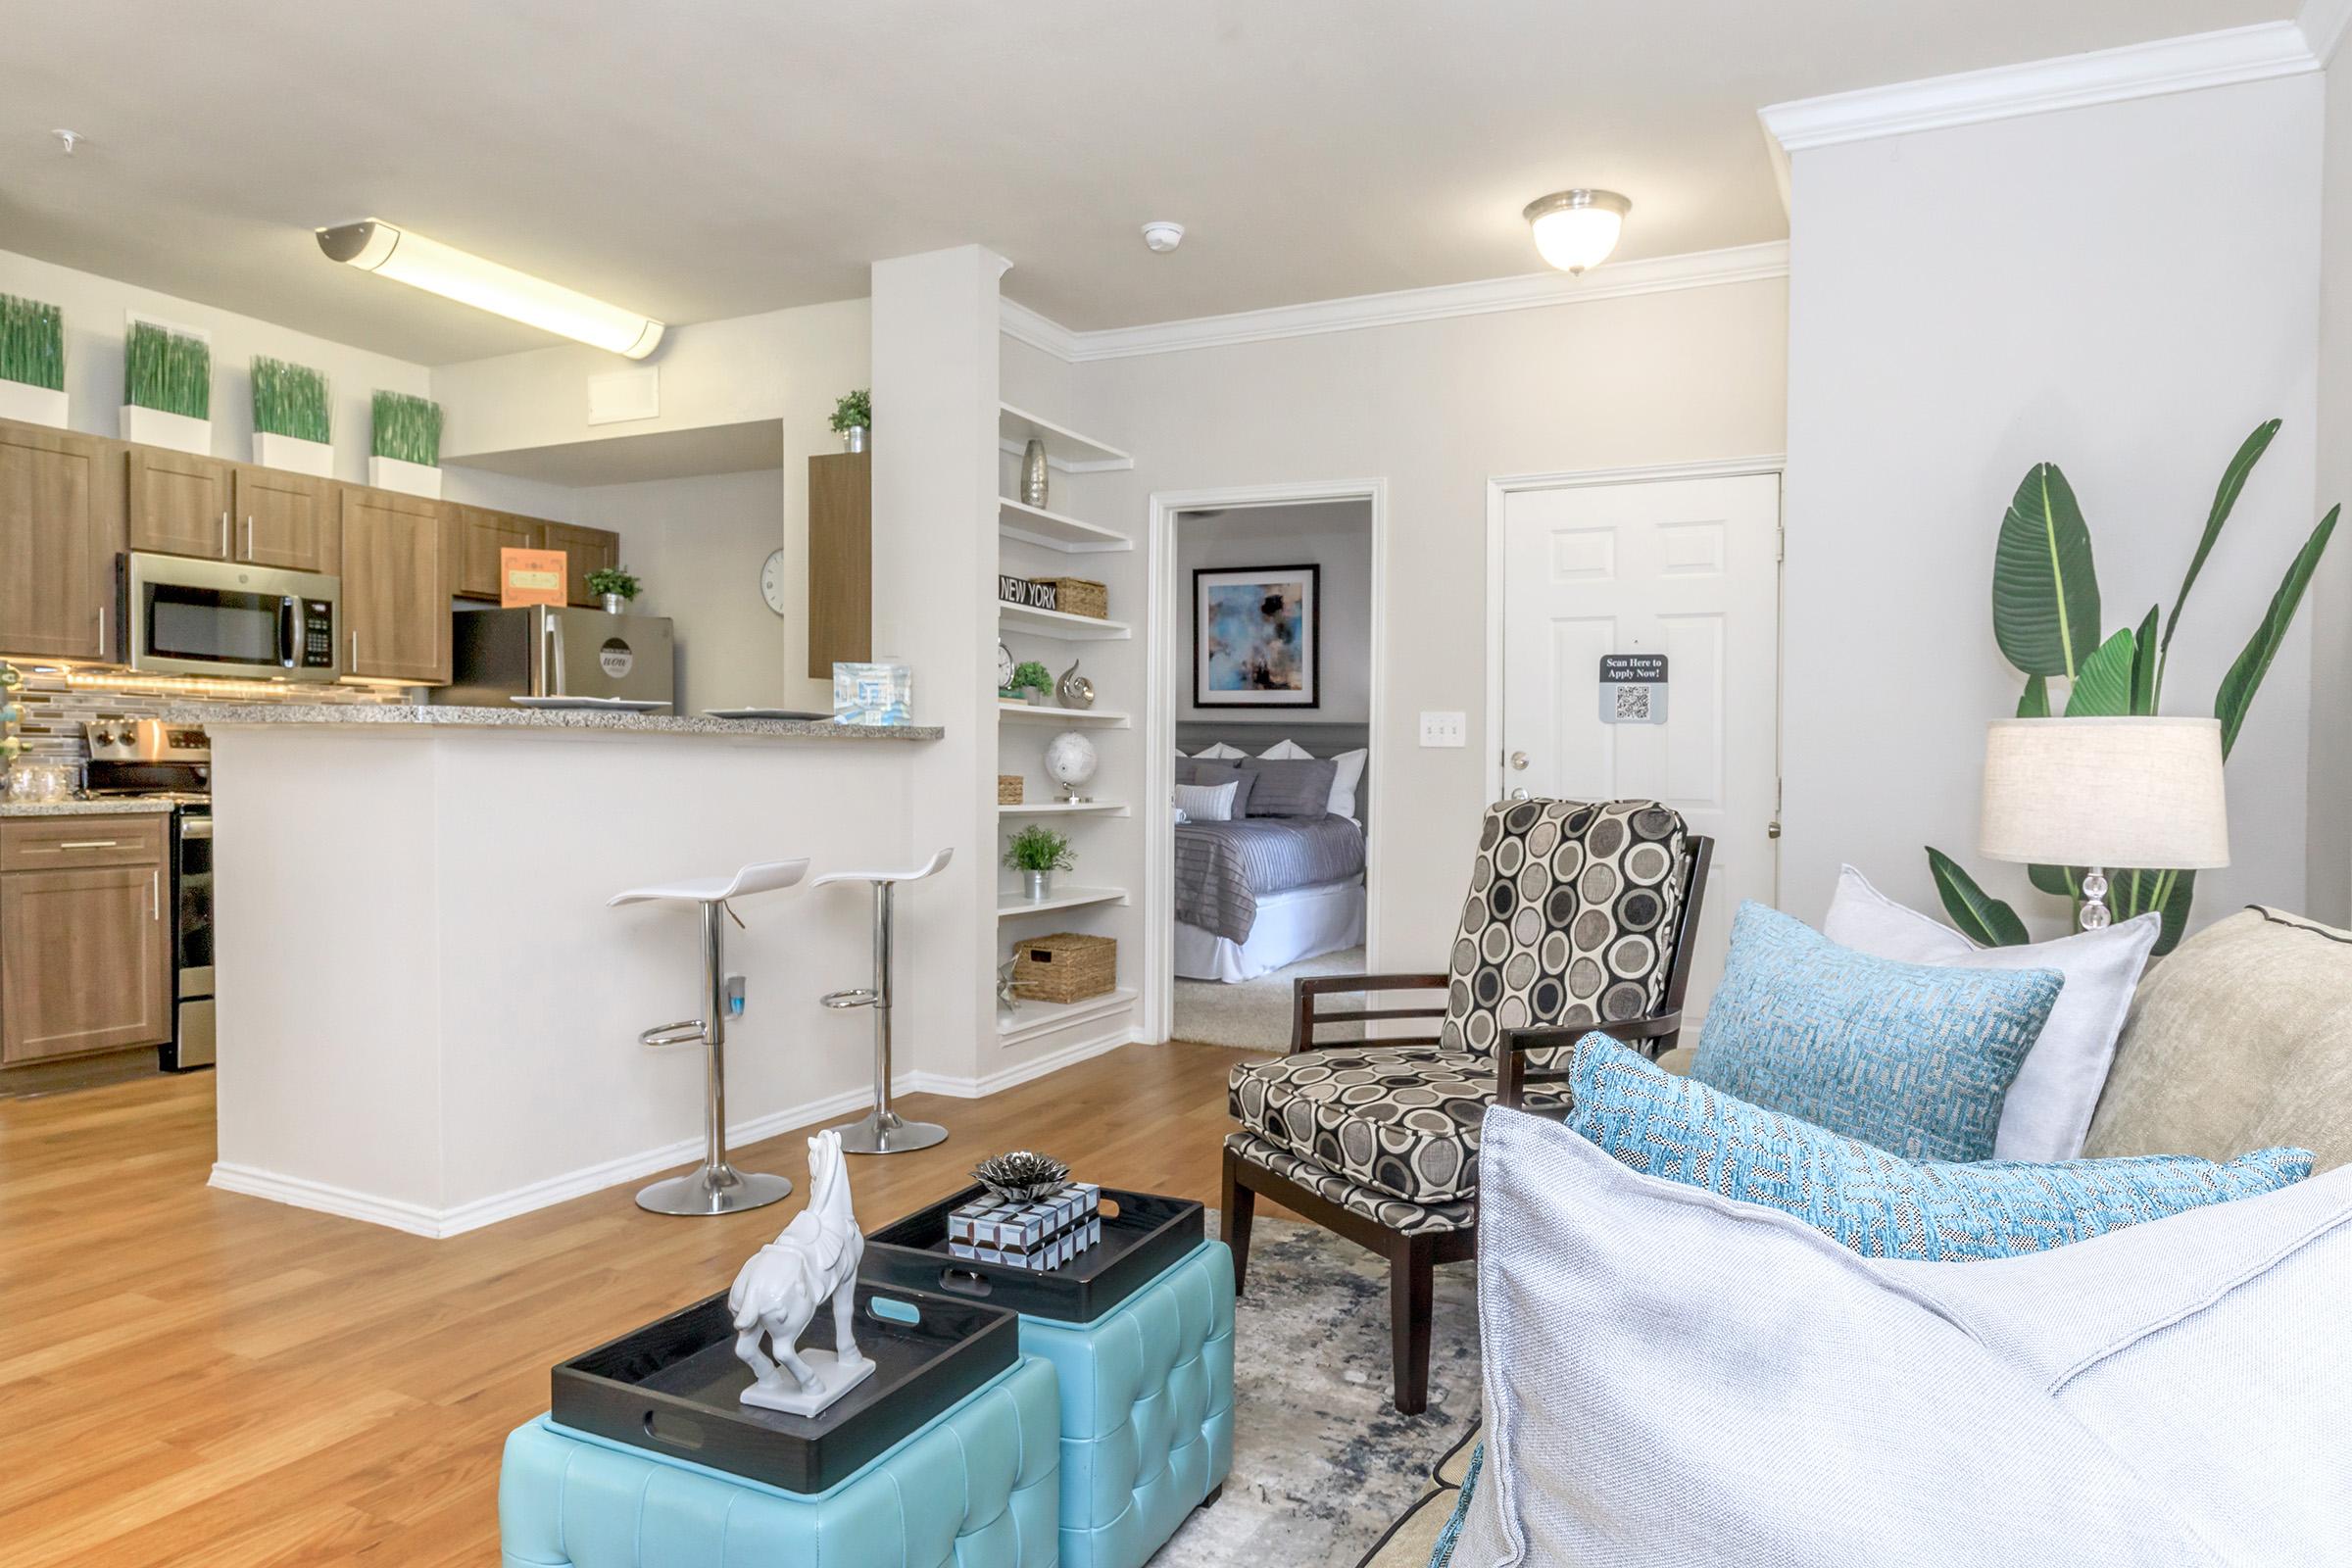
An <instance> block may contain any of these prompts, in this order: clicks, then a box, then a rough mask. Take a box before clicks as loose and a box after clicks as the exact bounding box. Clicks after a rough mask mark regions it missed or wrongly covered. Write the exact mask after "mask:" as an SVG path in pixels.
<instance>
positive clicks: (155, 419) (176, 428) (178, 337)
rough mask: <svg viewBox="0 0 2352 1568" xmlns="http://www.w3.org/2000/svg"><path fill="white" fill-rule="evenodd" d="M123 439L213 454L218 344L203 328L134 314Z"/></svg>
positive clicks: (126, 359) (126, 347) (127, 344)
mask: <svg viewBox="0 0 2352 1568" xmlns="http://www.w3.org/2000/svg"><path fill="white" fill-rule="evenodd" d="M123 440H125V441H136V442H139V443H141V444H142V445H145V446H151V447H170V448H171V449H172V451H174V452H192V453H194V454H195V455H196V456H198V457H200V458H202V457H210V456H212V451H213V345H212V343H211V342H210V341H209V340H208V339H207V338H206V337H205V335H204V334H203V333H202V332H192V331H183V330H179V329H176V328H173V327H169V326H166V325H164V324H163V323H162V322H160V321H145V320H141V319H138V318H136V317H133V318H132V319H131V322H130V332H129V335H128V336H127V337H126V338H125V339H124V341H123Z"/></svg>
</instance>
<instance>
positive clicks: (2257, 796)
mask: <svg viewBox="0 0 2352 1568" xmlns="http://www.w3.org/2000/svg"><path fill="white" fill-rule="evenodd" d="M2320 94H2321V83H2320V80H2319V78H2318V77H2316V76H2302V77H2295V78H2289V79H2284V80H2276V81H2270V82H2264V83H2259V84H2252V85H2243V86H2232V87H2225V88H2218V89H2213V90H2208V91H2202V92H2189V93H2180V94H2175V95H2172V96H2168V97H2161V98H2151V99H2143V100H2139V101H2136V102H2128V103H2120V104H2114V105H2109V106H2105V107H2100V108H2093V109H2082V110H2074V111H2069V112H2066V113H2062V114H2052V115H2043V116H2036V117H2033V118H2028V119H2020V120H2010V121H2003V122H1998V123H1987V124H1979V125H1971V126H1964V127H1960V128H1955V129H1949V130H1939V131H1932V132H1927V133H1922V134H1916V135H1909V136H1902V137H1896V138H1890V139H1882V140H1878V141H1868V142H1859V143H1852V144H1847V145H1842V146H1832V147H1827V148H1822V149H1819V150H1815V151H1808V152H1800V153H1798V154H1796V156H1795V158H1794V160H1793V181H1794V185H1793V188H1794V217H1793V223H1792V238H1791V254H1790V279H1791V285H1792V286H1791V293H1790V299H1789V480H1788V495H1787V520H1788V556H1789V559H1788V564H1787V577H1786V582H1787V602H1786V613H1785V627H1786V656H1785V661H1784V669H1783V673H1784V679H1785V683H1786V691H1787V697H1786V700H1785V702H1784V705H1783V711H1784V726H1785V728H1784V753H1785V758H1786V778H1787V785H1788V800H1787V806H1786V812H1785V822H1786V836H1785V837H1784V839H1783V840H1782V852H1781V853H1782V903H1783V904H1784V906H1785V907H1788V908H1789V909H1790V910H1791V911H1792V912H1794V913H1795V914H1797V915H1799V916H1801V917H1803V918H1806V919H1815V918H1818V917H1819V916H1820V914H1821V913H1822V911H1823V909H1824V907H1825V906H1826V904H1827V902H1828V899H1829V895H1830V891H1831V887H1832V884H1833V882H1834V880H1835V877H1836V873H1837V868H1838V862H1839V861H1841V860H1850V861H1852V862H1854V863H1855V864H1857V865H1859V866H1861V867H1863V868H1864V869H1865V870H1867V871H1868V872H1869V874H1870V875H1871V877H1872V878H1873V879H1874V880H1877V881H1878V882H1879V883H1880V885H1881V886H1883V887H1885V888H1887V891H1888V892H1890V893H1892V894H1894V895H1895V896H1897V897H1899V898H1902V899H1904V900H1906V901H1909V902H1911V903H1914V904H1918V905H1921V906H1923V907H1935V903H1934V898H1935V896H1934V893H1933V890H1932V887H1931V884H1930V880H1929V877H1928V872H1927V866H1926V861H1925V858H1924V856H1923V855H1922V853H1921V848H1920V847H1921V846H1922V845H1923V844H1934V845H1936V846H1938V847H1940V848H1942V849H1944V850H1946V851H1948V852H1950V853H1952V854H1953V855H1955V856H1957V857H1958V858H1960V859H1961V860H1962V861H1963V862H1964V863H1968V864H1970V865H1972V866H1973V867H1974V868H1975V869H1976V870H1977V871H1978V873H1979V874H1980V876H1981V877H1982V879H1983V880H1984V881H1985V885H1986V886H1987V887H1988V888H1990V889H1992V890H1993V891H1995V892H1996V893H1998V894H2000V895H2002V896H2004V897H2008V898H2010V899H2012V901H2013V902H2015V903H2016V904H2017V905H2018V907H2019V908H2020V910H2021V912H2025V913H2027V914H2028V915H2029V918H2032V919H2035V920H2037V921H2038V922H2039V923H2040V924H2042V925H2043V926H2044V927H2045V928H2047V929H2055V928H2056V927H2057V926H2058V924H2059V923H2060V922H2062V921H2063V919H2064V917H2065V910H2064V907H2063V905H2062V904H2061V902H2060V901H2057V900H2053V899H2048V898H2044V897H2042V896H2040V895H2036V894H2034V893H2032V892H2031V891H2030V890H2029V889H2028V888H2027V884H2026V880H2025V876H2024V872H2023V868H2022V867H2000V866H1993V865H1989V864H1986V863H1985V862H1984V861H1983V860H1982V859H1981V858H1979V857H1978V856H1977V855H1976V854H1975V848H1976V830H1977V795H1978V790H1979V785H1980V774H1981V765H1982V756H1983V726H1984V724H1985V720H1987V719H1990V718H1993V717H1996V716H2000V715H2003V714H2006V713H2008V712H2010V711H2012V710H2013V708H2014V705H2015V703H2016V700H2017V693H2018V688H2019V685H2020V677H2019V676H2018V675H2017V674H2016V672H2015V671H2013V670H2011V669H2009V668H2008V667H2007V666H2006V665H2005V664H2004V662H2003V661H2002V660H2001V658H2000V655H1999V653H1998V651H1997V649H1996V648H1995V645H1994V643H1993V637H1992V628H1991V620H1990V609H1989V603H1988V601H1989V586H1988V584H1989V578H1990V572H1991V566H1992V555H1993V545H1994V539H1995V536H1996V533H1997V530H1998V527H1999V524H2000V519H2001V515H2002V511H2003V509H2004V508H2005V507H2006V505H2007V504H2008V500H2009V497H2010V494H2011V492H2012V491H2013V490H2014V489H2015V488H2016V486H2017V483H2018V481H2019V479H2020V478H2021V477H2022V476H2023V475H2024V474H2025V472H2026V470H2027V469H2028V468H2029V467H2030V466H2032V465H2033V464H2034V463H2035V462H2036V461H2039V460H2042V459H2049V460H2053V461H2055V462H2057V463H2059V465H2060V466H2062V467H2063V468H2064V469H2065V471H2066V473H2067V476H2068V478H2069V479H2070V480H2071V481H2072V482H2073V485H2074V488H2075V490H2076V492H2077V493H2078V495H2079V496H2080V497H2081V499H2082V506H2083V510H2084V514H2085V515H2086V517H2087V518H2088V520H2089V523H2090V528H2091V534H2092V538H2093V542H2094V545H2095V548H2096V551H2097V562H2098V567H2099V580H2100V586H2101V589H2102V591H2103V597H2104V615H2105V621H2106V627H2105V629H2106V630H2108V631H2112V630H2114V629H2115V628H2117V627H2119V626H2125V625H2131V624H2135V623H2136V622H2137V621H2138V620H2139V618H2140V616H2141V615H2142V614H2144V613H2146V611H2147V608H2148V607H2149V606H2150V605H2151V604H2155V603H2158V602H2159V601H2161V602H2162V603H2164V604H2165V605H2166V606H2167V608H2168V609H2169V607H2170V606H2171V604H2172V601H2173V597H2174V595H2175V593H2176V592H2177V590H2178V588H2179V586H2180V576H2181V572H2182V570H2183V568H2184V567H2185V566H2186V564H2187V562H2188V559H2189V555H2190V552H2191V550H2192V548H2193V547H2194V545H2195V542H2196V539H2197V535H2198V532H2199V530H2200V529H2201V527H2202V526H2203V522H2204V517H2205V513H2206V509H2207V507H2208V505H2209V504H2210V502H2211V499H2212V496H2213V491H2214V485H2215V482H2216V481H2217V479H2218V478H2219V477H2220V474H2221V471H2222V468H2223V465H2224V464H2225V463H2226V462H2227V461H2228V460H2229V456H2230V454H2231V453H2232V452H2233V451H2234V450H2235V448H2236V446H2237V444H2238V442H2239V441H2240V440H2241V439H2242V438H2243V437H2244V436H2245V434H2246V432H2247V431H2248V430H2250V429H2252V428H2253V427H2254V426H2255V425H2256V424H2257V423H2259V422H2260V421H2261V420H2263V419H2264V418H2266V417H2271V416H2274V415H2276V416H2279V417H2283V418H2284V419H2285V421H2286V423H2285V427H2284V429H2283V430H2282V431H2281V433H2280V434H2279V436H2278V440H2277V441H2276V442H2275V443H2274V445H2273V446H2272V448H2271V451H2270V454H2269V456H2268V457H2267V458H2266V459H2265V460H2264V461H2263V464H2262V466H2261V468H2260V469H2259V470H2257V473H2256V475H2255V477H2254V480H2253V482H2252V483H2251V484H2250V485H2249V486H2248V487H2247V489H2246V491H2245V494H2244V496H2243V498H2242V499H2241V500H2240V502H2239V504H2238V507H2237V511H2236V515H2235V518H2234V520H2233V521H2232V522H2231V524H2230V526H2229V533H2228V534H2227V535H2226V536H2225V538H2224V539H2223V542H2222V544H2221V547H2220V548H2219V549H2218V550H2217V551H2216V552H2215V554H2214V556H2213V559H2212V561H2211V563H2210V564H2208V566H2207V568H2206V571H2205V574H2204V575H2203V577H2202V578H2200V580H2199V582H2198V584H2197V588H2196V593H2195V596H2194V598H2193V599H2192V600H2191V601H2190V605H2189V610H2188V613H2187V614H2186V616H2185V617H2184V618H2183V620H2182V622H2181V626H2180V636H2179V639H2178V641H2177V642H2176V643H2175V644H2174V649H2173V662H2172V668H2171V673H2170V675H2169V677H2168V680H2167V687H2166V694H2165V696H2166V708H2167V711H2172V712H2177V713H2203V712H2210V711H2212V702H2213V695H2214V692H2215V689H2216V687H2217V685H2218V683H2219V681H2220V679H2221V676H2222V674H2223V672H2224V670H2226V669H2227V668H2228V666H2229V662H2231V661H2232V660H2233V659H2234V658H2235V657H2236V655H2237V652H2238V650H2239V648H2240V647H2241V646H2242V645H2243V643H2244V642H2245V640H2246V638H2247V636H2248V635H2249V634H2250V633H2251V632H2252V630H2253V628H2254V625H2255V623H2256V620H2257V618H2258V617H2259V615H2260V614H2261V613H2262V610H2263V607H2264V606H2265V605H2266V604H2267V603H2268V601H2269V598H2270V595H2271V593H2272V591H2273V590H2274V588H2275V587H2276V586H2277V583H2278V577H2279V574H2280V573H2281V572H2282V571H2283V570H2284V568H2285V566H2286V564H2287V561H2288V560H2289V558H2290V557H2291V555H2292V554H2293V552H2294V550H2295V548H2296V547H2297V546H2298V545H2299V544H2300V543H2301V541H2302V539H2303V537H2304V535H2305V533H2306V532H2307V531H2308V530H2309V528H2310V527H2311V524H2312V521H2313V516H2312V513H2311V501H2312V494H2313V471H2314V443H2315V422H2314V412H2315V411H2314V380H2315V370H2316V355H2315V344H2316V342H2317V337H2318V319H2317V314H2316V313H2317V300H2318V294H2319V232H2318V215H2319V160H2318V151H2319V138H2320ZM2190 193H2193V202H2192V203H2191V204H2190V205H2186V206H2184V205H2183V203H2184V198H2185V197H2187V196H2188V195H2189V194H2190ZM2308 637H2309V630H2308V627H2304V628H2302V629H2299V630H2298V632H2297V634H2296V636H2295V639H2294V640H2293V641H2292V642H2290V643H2289V644H2288V646H2287V647H2286V649H2285V650H2284V651H2283V652H2282V653H2281V655H2280V657H2279V659H2278V662H2277V664H2276V665H2275V666H2274V667H2273V669H2272V671H2271V674H2270V679H2269V681H2268V683H2267V684H2266V685H2265V687H2264V688H2263V691H2262V695H2261V697H2260V699H2259V701H2258V702H2257V704H2256V706H2255V709H2254V711H2253V714H2252V717H2251V719H2250V720H2249V722H2248V723H2247V725H2246V728H2245V731H2244V733H2243V735H2242V736H2241V738H2240V740H2239V743H2238V746H2237V748H2236V751H2235V753H2234V755H2233V758H2232V760H2231V763H2230V768H2229V789H2230V796H2231V805H2232V811H2231V817H2232V829H2233V833H2232V838H2233V844H2232V850H2233V853H2234V859H2235V863H2234V864H2233V865H2231V866H2230V867H2229V869H2228V870H2226V871H2222V872H2218V873H2213V874H2210V875H2208V876H2207V877H2205V878H2202V879H2201V880H2200V884H2199V889H2198V891H2199V898H2198V900H2197V908H2196V912H2197V915H2198V917H2199V918H2200V919H2203V920H2210V919H2213V918H2216V917H2218V916H2219V915H2221V914H2223V913H2226V912H2227V911H2229V909H2230V908H2232V907H2235V906H2237V905H2239V904H2243V903H2247V902H2252V901H2261V902H2266V903H2278V904H2284V905H2289V906H2293V905H2299V904H2301V903H2302V902H2303V898H2304V884H2305V865H2304V845H2303V822H2304V814H2305V812H2304V808H2305V799H2304V797H2305V757H2306V752H2307V749H2308V725H2309V713H2310V700H2311V677H2310V657H2311V656H2310V644H2309V642H2308V640H2307V639H2308Z"/></svg>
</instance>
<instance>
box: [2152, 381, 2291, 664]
mask: <svg viewBox="0 0 2352 1568" xmlns="http://www.w3.org/2000/svg"><path fill="white" fill-rule="evenodd" d="M2277 434H2278V420H2277V419H2272V420H2270V421H2269V422H2267V423H2264V424H2258V425H2256V426H2255V427H2254V433H2253V434H2252V435H2250V436H2248V437H2246V439H2245V440H2244V442H2242V443H2241V444H2240V445H2239V447H2238V449H2237V456H2236V457H2233V458H2231V459H2230V460H2229V466H2228V467H2227V468H2224V469H2223V470H2222V482H2221V485H2220V487H2219V488H2218V489H2216V490H2215V491H2214V492H2213V510H2212V511H2210V512H2208V513H2207V514H2206V515H2205V533H2204V536H2203V537H2202V538H2200V539H2199V540H2198V541H2197V553H2196V554H2195V555H2193V556H2191V557H2189V558H2188V575H2187V576H2185V577H2182V578H2181V579H2180V597H2179V598H2177V599H2175V600H2174V601H2173V613H2172V614H2171V615H2170V616H2168V617H2167V618H2166V620H2165V623H2164V641H2163V642H2162V643H2160V644H2158V645H2157V653H2158V655H2159V657H2161V656H2162V655H2164V654H2168V653H2170V652H2172V647H2173V632H2174V630H2175V629H2176V628H2177V627H2179V626H2180V607H2181V606H2183V605H2185V604H2187V603H2188V591H2189V589H2191V588H2193V587H2194V586H2196V581H2197V573H2198V572H2200V571H2203V570H2204V569H2205V558H2206V557H2207V556H2210V555H2212V554H2213V545H2214V541H2215V540H2217V539H2219V538H2221V536H2222V524H2223V523H2225V522H2228V521H2229V509H2230V508H2231V507H2234V506H2236V505H2237V493H2238V492H2239V491H2240V490H2243V489H2244V488H2245V487H2246V475H2247V474H2249V473H2251V472H2253V471H2254V465H2255V464H2256V463H2257V462H2258V461H2260V460H2261V457H2262V455H2263V453H2264V452H2265V451H2266V450H2268V449H2269V447H2270V444H2271V437H2273V436H2275V435H2277Z"/></svg>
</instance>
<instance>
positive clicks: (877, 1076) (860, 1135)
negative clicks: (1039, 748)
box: [815, 849, 956, 1154]
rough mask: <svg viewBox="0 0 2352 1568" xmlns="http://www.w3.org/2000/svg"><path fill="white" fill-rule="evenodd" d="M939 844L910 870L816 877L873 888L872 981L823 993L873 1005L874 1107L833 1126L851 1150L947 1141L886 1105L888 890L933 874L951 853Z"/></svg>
mask: <svg viewBox="0 0 2352 1568" xmlns="http://www.w3.org/2000/svg"><path fill="white" fill-rule="evenodd" d="M955 854H956V852H955V851H954V850H953V849H946V850H941V851H940V852H939V853H938V854H937V855H934V856H932V857H931V858H930V860H929V861H928V862H927V863H925V864H924V865H922V866H920V867H918V868H917V869H915V870H912V871H828V872H826V873H825V874H824V875H823V876H820V877H818V878H817V879H816V883H815V885H816V886H818V887H820V888H821V887H825V886H828V885H830V884H832V883H835V882H863V883H866V884H868V885H869V886H871V887H872V888H873V890H874V983H873V985H872V986H871V987H868V988H866V989H864V990H859V991H836V992H833V993H831V994H830V995H828V996H826V997H824V998H823V999H821V1000H822V1001H823V1002H824V1005H826V1006H828V1007H871V1008H873V1009H874V1108H873V1109H872V1110H871V1111H869V1112H867V1113H866V1114H865V1115H863V1116H861V1117H859V1118H858V1120H856V1121H853V1122H847V1123H844V1124H843V1125H842V1126H840V1127H837V1128H835V1129H834V1131H836V1132H838V1133H840V1134H841V1147H842V1148H843V1149H845V1150H847V1151H849V1152H851V1153H853V1154H904V1153H906V1152H907V1151H909V1150H914V1149H929V1148H930V1147H931V1146H932V1145H933V1144H939V1143H945V1142H946V1141H947V1137H948V1130H947V1129H946V1128H945V1127H942V1126H941V1125H939V1123H937V1122H933V1121H908V1120H907V1118H906V1117H904V1116H901V1115H900V1114H899V1113H898V1112H897V1111H895V1110H893V1109H891V1108H890V974H891V908H892V904H891V896H892V894H893V893H894V892H896V891H897V888H898V885H899V884H900V883H902V882H920V881H921V880H922V879H923V878H925V877H927V876H936V875H938V874H939V872H940V871H941V870H942V869H943V868H944V867H945V866H946V865H947V863H948V861H949V860H950V859H952V858H954V857H955Z"/></svg>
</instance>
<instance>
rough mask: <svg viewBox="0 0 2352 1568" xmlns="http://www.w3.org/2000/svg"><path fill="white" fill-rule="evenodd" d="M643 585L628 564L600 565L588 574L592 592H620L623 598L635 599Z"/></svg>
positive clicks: (589, 588) (589, 587)
mask: <svg viewBox="0 0 2352 1568" xmlns="http://www.w3.org/2000/svg"><path fill="white" fill-rule="evenodd" d="M643 586H644V584H642V583H640V582H638V580H637V579H636V577H635V576H634V575H632V574H631V573H630V571H629V568H628V567H626V566H599V567H597V568H596V569H595V570H594V571H592V572H590V573H589V574H588V591H589V592H590V593H592V594H599V595H602V594H618V595H619V596H620V597H621V598H623V599H634V598H636V597H637V594H638V591H639V590H640V589H641V588H642V587H643Z"/></svg>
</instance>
